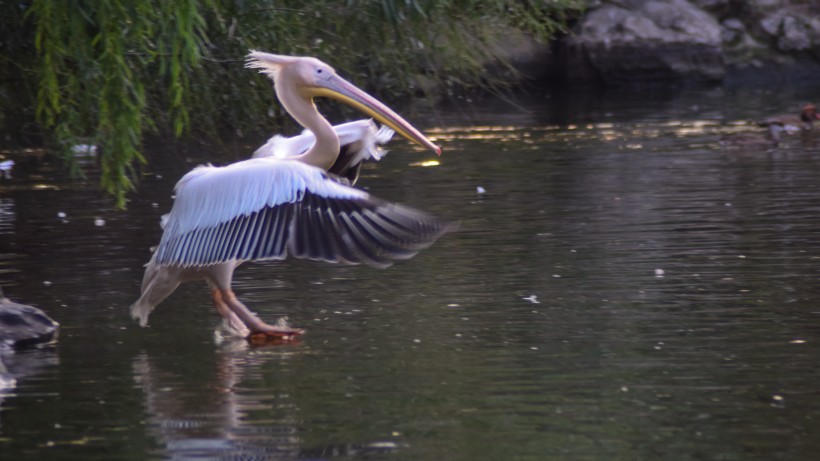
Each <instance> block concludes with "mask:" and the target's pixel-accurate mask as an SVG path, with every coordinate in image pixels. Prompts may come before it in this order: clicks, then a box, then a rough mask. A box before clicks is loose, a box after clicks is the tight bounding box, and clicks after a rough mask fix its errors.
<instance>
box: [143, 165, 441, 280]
mask: <svg viewBox="0 0 820 461" xmlns="http://www.w3.org/2000/svg"><path fill="white" fill-rule="evenodd" d="M226 185H230V187H227V186H226ZM176 192H177V198H176V200H175V202H174V206H173V209H172V210H171V213H170V215H169V216H168V219H167V223H166V226H165V233H164V234H163V236H162V241H161V242H160V246H159V248H158V249H157V252H156V257H157V262H158V264H160V265H173V266H182V267H192V266H207V265H212V264H219V263H224V262H228V261H252V260H266V259H283V258H285V257H287V256H288V255H290V256H293V257H296V258H304V259H312V260H322V261H329V262H339V263H346V264H360V263H364V264H369V265H372V266H376V267H386V266H389V265H390V264H392V263H393V262H394V261H397V260H403V259H407V258H410V257H412V256H413V255H415V254H416V253H417V252H419V251H420V250H422V249H424V248H426V247H428V246H430V245H431V244H432V243H433V242H434V241H435V240H436V239H437V238H438V237H440V236H441V235H443V234H444V233H446V232H448V231H451V230H453V228H454V226H453V225H452V224H451V223H448V222H444V221H440V220H438V219H436V218H434V217H432V216H430V215H428V214H426V213H423V212H421V211H418V210H414V209H412V208H408V207H404V206H401V205H396V204H392V203H389V202H385V201H382V200H379V199H377V198H375V197H372V196H370V195H369V194H367V193H366V192H363V191H360V190H358V189H354V188H352V187H348V186H346V185H344V184H341V183H339V182H338V181H336V180H333V179H331V178H330V177H329V176H328V175H326V174H325V173H324V172H322V171H321V170H320V169H318V168H315V167H312V166H308V165H305V164H302V163H299V162H293V161H288V160H278V159H273V158H262V159H252V160H247V161H244V162H239V163H235V164H233V165H229V166H226V167H212V166H207V167H199V168H196V169H195V170H193V171H192V172H190V173H188V174H187V175H186V176H185V177H183V178H182V180H180V182H179V183H178V184H177V189H176Z"/></svg>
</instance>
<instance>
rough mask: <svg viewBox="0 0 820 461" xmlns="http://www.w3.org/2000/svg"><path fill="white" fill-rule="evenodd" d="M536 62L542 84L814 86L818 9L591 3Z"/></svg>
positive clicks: (763, 2)
mask: <svg viewBox="0 0 820 461" xmlns="http://www.w3.org/2000/svg"><path fill="white" fill-rule="evenodd" d="M532 54H533V56H540V57H541V58H540V59H541V63H542V68H541V71H540V74H541V75H542V76H547V77H550V78H552V79H555V80H560V81H562V82H564V83H587V84H589V83H594V84H604V85H620V84H629V83H652V82H657V83H667V82H724V83H726V82H728V83H743V82H756V81H767V80H769V81H771V80H776V81H795V80H805V81H811V80H814V81H817V80H820V2H806V1H801V0H747V1H734V0H599V1H591V2H590V6H589V8H588V9H587V11H586V13H585V14H584V15H583V16H582V17H580V18H579V19H578V20H577V22H575V23H574V24H573V26H572V27H571V29H570V32H569V33H568V34H566V35H565V36H562V37H558V38H557V39H556V40H555V41H554V42H553V43H551V44H549V45H545V47H544V53H541V54H538V53H532ZM545 57H546V58H545ZM531 67H532V65H531V64H530V65H528V66H527V68H531Z"/></svg>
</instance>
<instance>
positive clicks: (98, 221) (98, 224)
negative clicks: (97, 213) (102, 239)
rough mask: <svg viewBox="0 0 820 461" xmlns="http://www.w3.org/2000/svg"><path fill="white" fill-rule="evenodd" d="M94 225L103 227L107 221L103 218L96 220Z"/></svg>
mask: <svg viewBox="0 0 820 461" xmlns="http://www.w3.org/2000/svg"><path fill="white" fill-rule="evenodd" d="M94 225H95V226H97V227H102V226H104V225H105V219H103V218H94Z"/></svg>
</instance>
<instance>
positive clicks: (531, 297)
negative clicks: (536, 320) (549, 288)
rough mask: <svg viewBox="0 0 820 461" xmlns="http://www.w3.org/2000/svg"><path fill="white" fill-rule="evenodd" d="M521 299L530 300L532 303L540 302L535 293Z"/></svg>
mask: <svg viewBox="0 0 820 461" xmlns="http://www.w3.org/2000/svg"><path fill="white" fill-rule="evenodd" d="M521 299H523V300H524V301H528V302H531V303H533V304H541V301H539V300H538V297H537V296H535V295H529V296H527V297H526V298H521Z"/></svg>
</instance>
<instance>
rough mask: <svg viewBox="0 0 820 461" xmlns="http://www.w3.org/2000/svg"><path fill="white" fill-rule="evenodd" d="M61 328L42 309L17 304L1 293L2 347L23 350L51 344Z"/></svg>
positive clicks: (0, 343)
mask: <svg viewBox="0 0 820 461" xmlns="http://www.w3.org/2000/svg"><path fill="white" fill-rule="evenodd" d="M59 326H60V324H59V323H57V322H55V321H54V320H52V319H51V317H49V316H48V315H47V314H46V313H45V312H43V311H41V310H40V309H37V308H36V307H33V306H27V305H25V304H18V303H15V302H13V301H12V300H10V299H8V298H6V297H5V296H3V292H2V291H0V346H4V347H11V348H21V347H26V346H33V345H36V344H41V343H48V342H51V341H53V340H54V339H56V337H57V329H58V328H59Z"/></svg>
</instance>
